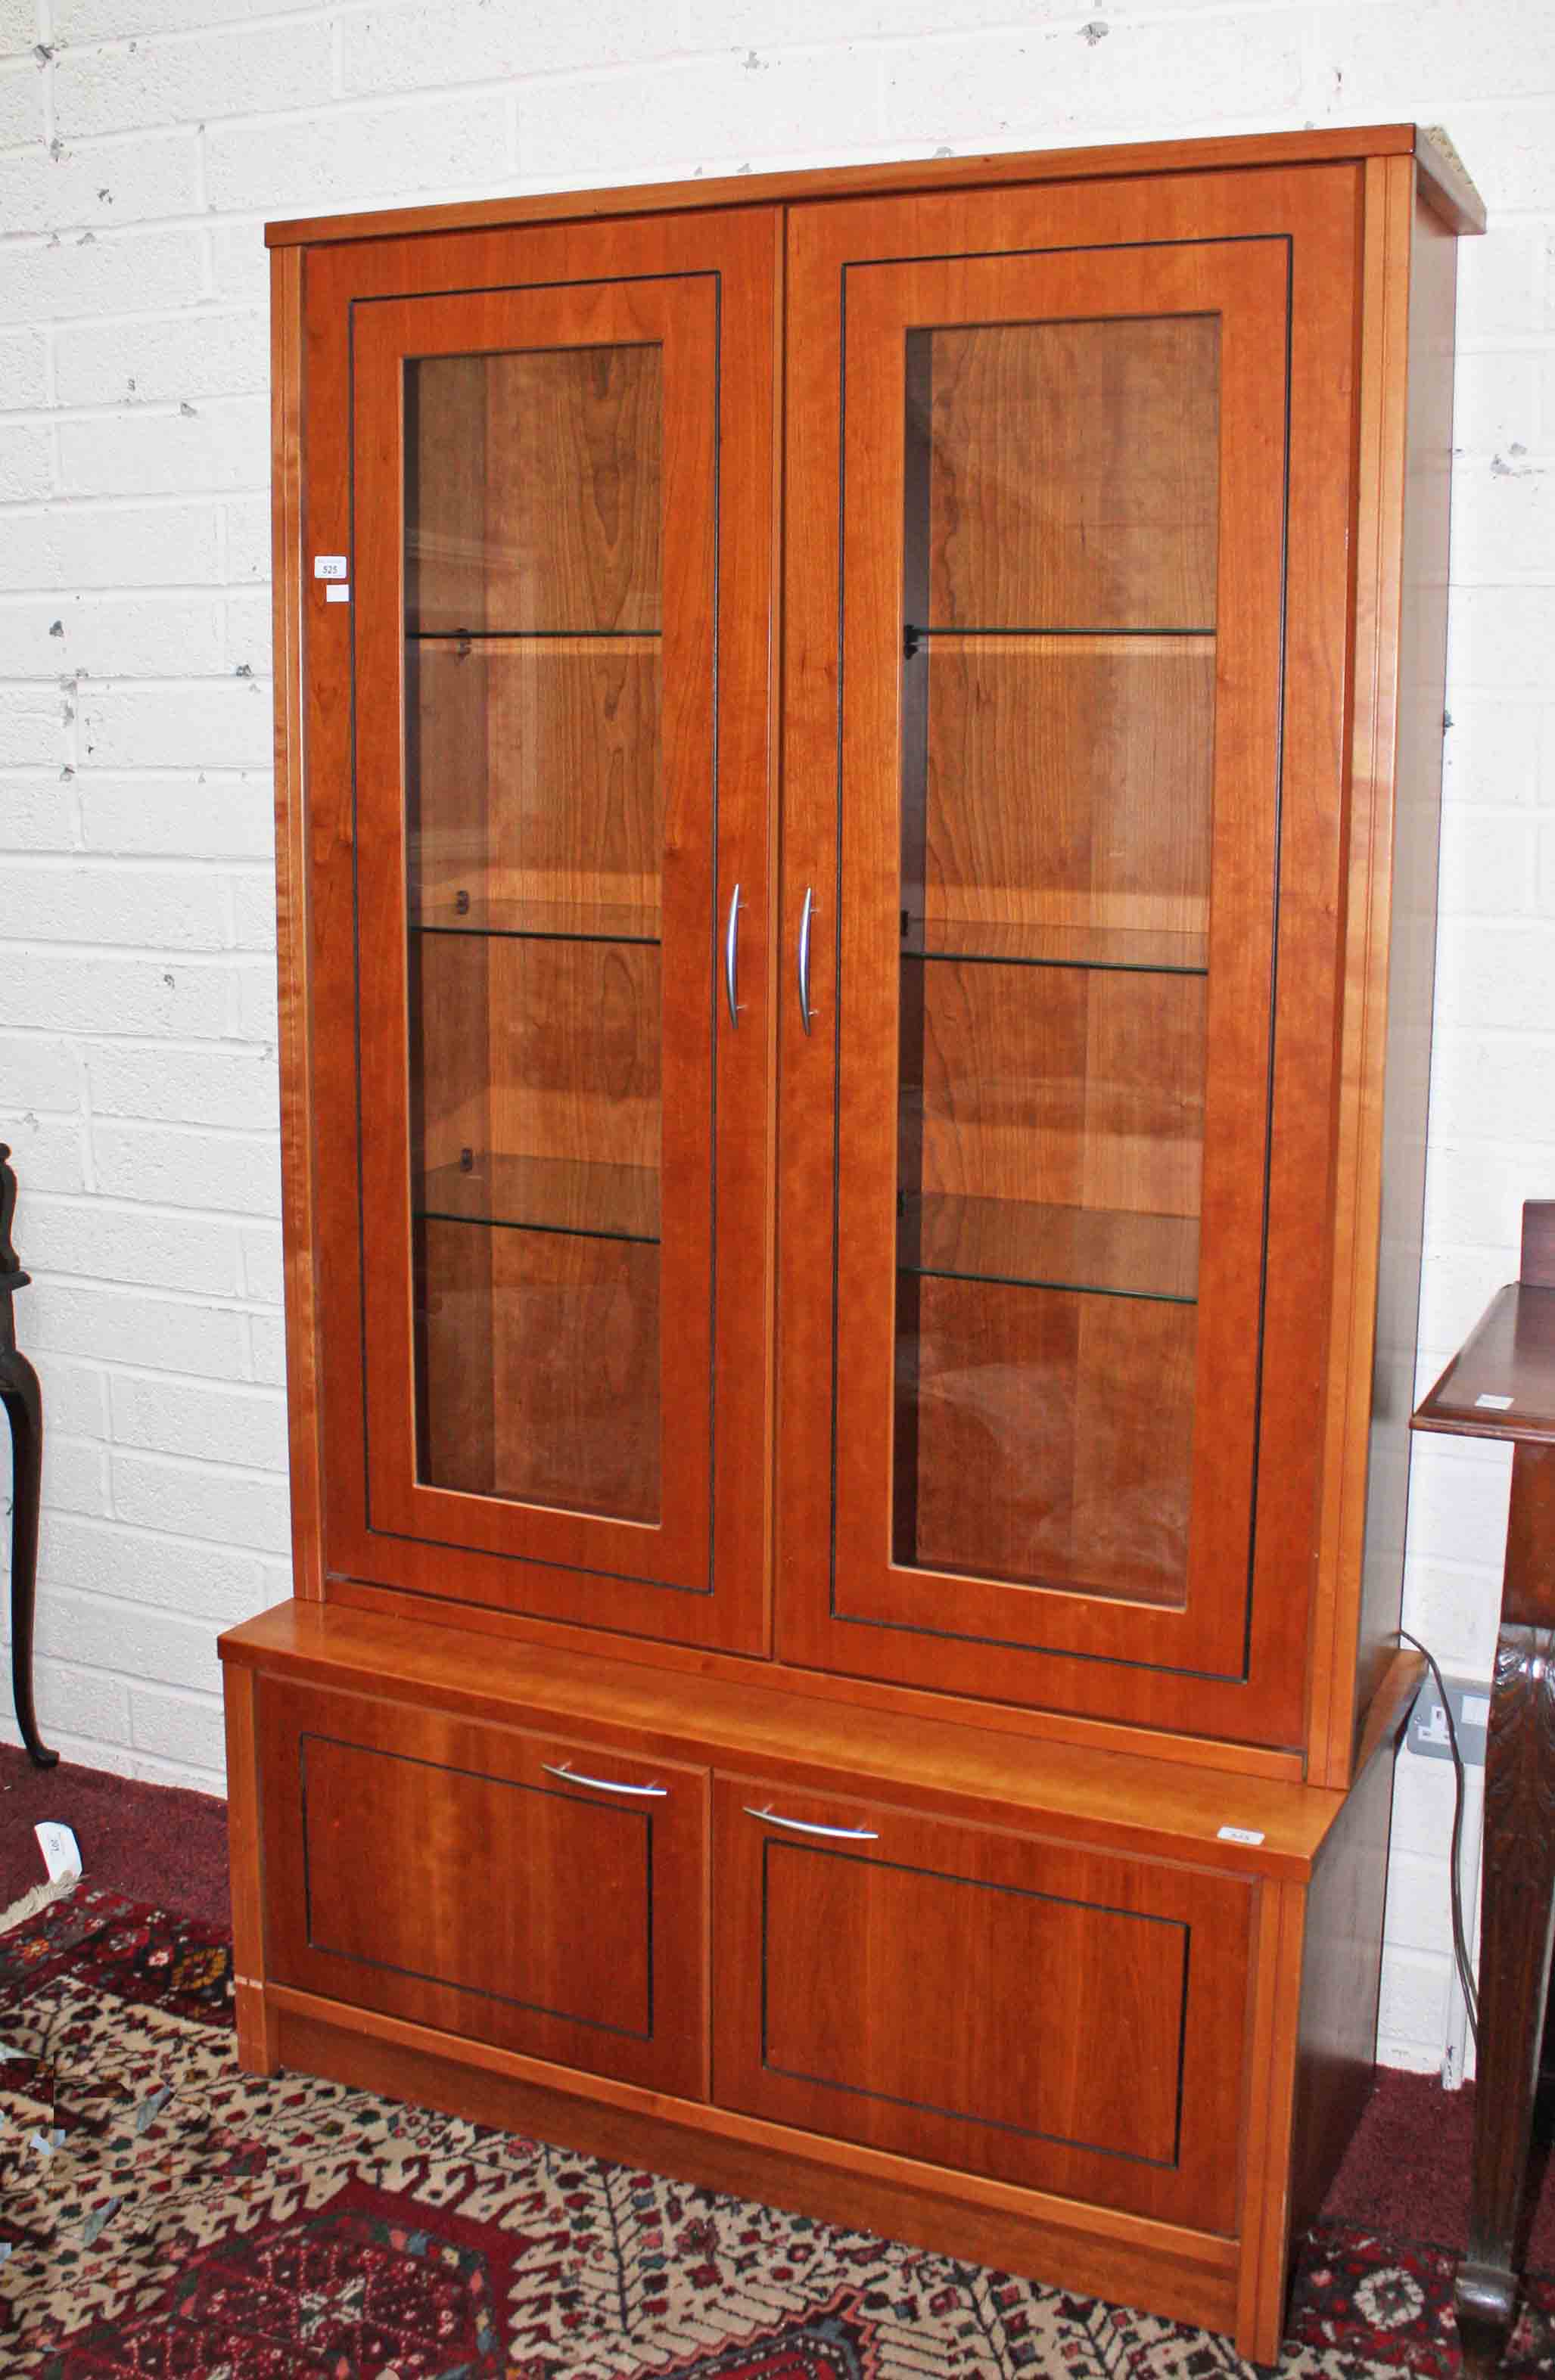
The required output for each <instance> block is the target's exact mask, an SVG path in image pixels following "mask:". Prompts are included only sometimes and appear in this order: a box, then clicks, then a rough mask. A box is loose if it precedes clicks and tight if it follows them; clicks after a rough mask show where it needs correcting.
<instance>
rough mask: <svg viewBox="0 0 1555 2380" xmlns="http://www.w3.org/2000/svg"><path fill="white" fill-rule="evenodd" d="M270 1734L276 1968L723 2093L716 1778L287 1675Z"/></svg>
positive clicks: (471, 2030)
mask: <svg viewBox="0 0 1555 2380" xmlns="http://www.w3.org/2000/svg"><path fill="white" fill-rule="evenodd" d="M260 1734H261V1773H262V1776H263V1779H264V1810H263V1827H264V1852H265V1863H266V1873H267V1876H269V1877H270V1879H271V1880H272V1883H273V1900H272V1903H271V1906H272V1910H273V1923H272V1928H271V1936H270V1941H269V1950H270V1955H271V1961H272V1965H271V1972H272V1973H273V1974H274V1975H275V1977H276V1978H277V1980H279V1981H284V1982H286V1983H290V1984H295V1985H298V1986H299V1987H301V1988H302V1989H304V1990H310V1991H317V1992H322V1993H324V1994H327V1995H328V1997H330V1998H334V1999H339V2000H346V2001H349V2002H352V2003H354V2004H357V2005H358V2006H361V2007H365V2008H376V2009H381V2010H384V2011H385V2012H386V2013H387V2014H390V2015H394V2016H400V2017H405V2018H407V2019H409V2020H410V2021H411V2022H416V2023H419V2024H430V2025H434V2026H436V2027H438V2028H439V2029H440V2030H441V2031H443V2032H447V2033H455V2034H463V2035H468V2036H470V2037H473V2038H477V2039H480V2040H485V2041H492V2042H497V2043H500V2044H502V2045H503V2046H504V2047H506V2048H509V2049H517V2050H523V2051H528V2052H529V2053H530V2054H532V2055H534V2056H536V2057H541V2058H557V2059H561V2060H563V2061H565V2063H567V2064H570V2065H574V2066H580V2067H583V2068H586V2069H587V2070H589V2071H590V2072H594V2073H601V2074H613V2075H616V2076H618V2077H620V2078H622V2079H623V2080H626V2081H631V2082H638V2083H651V2084H654V2085H656V2086H658V2087H659V2088H662V2089H664V2090H671V2091H678V2092H682V2093H685V2094H686V2095H691V2096H699V2095H702V2092H703V2087H704V2056H703V2024H702V2014H701V2011H702V2009H703V2007H704V2004H705V1996H706V1995H705V1982H704V1950H703V1920H702V1903H703V1899H704V1895H705V1890H706V1793H707V1783H706V1773H705V1771H703V1770H700V1769H698V1768H694V1767H685V1766H684V1765H682V1764H678V1763H674V1762H664V1761H657V1762H653V1763H650V1762H647V1761H644V1760H642V1759H640V1758H637V1757H634V1756H628V1755H622V1754H620V1753H618V1752H616V1751H614V1750H612V1749H606V1748H603V1747H600V1746H589V1745H587V1744H578V1743H569V1742H566V1741H563V1740H559V1739H553V1738H547V1737H543V1736H536V1735H530V1734H524V1733H519V1732H517V1731H516V1730H510V1729H505V1728H482V1727H472V1726H470V1725H469V1724H468V1723H467V1722H464V1721H461V1720H458V1719H455V1718H450V1717H448V1716H447V1715H446V1714H445V1713H443V1712H440V1711H437V1710H428V1709H422V1710H417V1711H409V1710H406V1709H403V1708H398V1707H395V1706H390V1705H387V1704H382V1703H376V1702H371V1701H368V1700H365V1699H358V1698H356V1697H353V1696H347V1695H344V1694H327V1693H324V1694H320V1693H310V1692H308V1691H307V1690H302V1691H298V1689H296V1688H290V1687H286V1686H283V1685H280V1684H278V1683H275V1682H266V1684H265V1685H264V1686H263V1688H262V1689H261V1697H260ZM563 1767H571V1768H572V1769H573V1770H575V1771H577V1772H581V1774H582V1776H583V1777H586V1778H596V1779H601V1780H603V1781H602V1782H601V1783H600V1784H598V1785H589V1784H586V1783H583V1782H577V1783H574V1782H571V1781H569V1780H568V1779H565V1778H562V1777H559V1776H557V1775H556V1774H554V1773H553V1772H554V1771H555V1770H557V1769H560V1768H563ZM649 1788H651V1789H657V1790H652V1791H646V1790H644V1789H649Z"/></svg>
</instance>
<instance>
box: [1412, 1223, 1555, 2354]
mask: <svg viewBox="0 0 1555 2380" xmlns="http://www.w3.org/2000/svg"><path fill="white" fill-rule="evenodd" d="M1413 1426H1414V1427H1415V1428H1416V1429H1439V1430H1452V1431H1454V1432H1457V1433H1460V1434H1462V1435H1464V1436H1465V1437H1469V1438H1500V1439H1510V1440H1511V1442H1512V1514H1511V1519H1510V1521H1509V1523H1508V1525H1507V1538H1506V1568H1505V1573H1504V1575H1503V1579H1502V1585H1501V1619H1500V1635H1499V1637H1498V1638H1497V1642H1496V1671H1495V1681H1494V1683H1493V1685H1492V1687H1491V1692H1490V1728H1489V1737H1488V1744H1487V1749H1486V1760H1485V1848H1484V1854H1483V1859H1482V1863H1481V1868H1480V1876H1481V1885H1480V1919H1479V2041H1478V2052H1477V2058H1478V2064H1477V2080H1476V2089H1475V2106H1474V2177H1473V2182H1472V2185H1471V2192H1470V2201H1469V2240H1468V2253H1467V2254H1466V2255H1465V2256H1464V2261H1463V2263H1462V2264H1461V2265H1459V2267H1458V2281H1457V2288H1456V2291H1455V2295H1454V2301H1455V2304H1456V2309H1457V2316H1458V2334H1459V2337H1460V2338H1461V2340H1462V2342H1463V2350H1464V2368H1465V2370H1466V2371H1467V2372H1468V2373H1470V2374H1473V2375H1475V2380H1488V2375H1489V2374H1492V2373H1494V2372H1495V2371H1496V2369H1497V2367H1498V2366H1499V2364H1500V2362H1501V2359H1502V2357H1503V2356H1504V2354H1505V2352H1506V2344H1507V2339H1508V2338H1509V2336H1510V2334H1511V2330H1512V2313H1513V2309H1514V2305H1515V2301H1516V2284H1515V2277H1514V2275H1513V2271H1512V2260H1513V2254H1514V2251H1515V2246H1516V2237H1517V2224H1518V2216H1519V2212H1520V2210H1521V2205H1522V2199H1523V2183H1524V2175H1525V2168H1526V2166H1527V2161H1528V2150H1529V2145H1530V2143H1531V2139H1532V2128H1533V2112H1534V2095H1535V2090H1536V2087H1537V2080H1538V2066H1539V2055H1540V2048H1541V2045H1542V2042H1543V2038H1544V2016H1545V2004H1546V2001H1547V1998H1548V1997H1549V1949H1550V1927H1551V1917H1552V1914H1555V1200H1537V1201H1536V1200H1530V1201H1529V1202H1528V1204H1527V1205H1526V1206H1525V1208H1524V1209H1523V1250H1522V1258H1521V1263H1520V1267H1519V1278H1518V1279H1517V1280H1516V1281H1509V1282H1508V1284H1507V1286H1506V1287H1505V1288H1504V1289H1501V1290H1498V1291H1497V1293H1496V1295H1495V1296H1494V1298H1493V1299H1492V1300H1491V1302H1490V1304H1489V1305H1488V1307H1487V1308H1486V1310H1485V1313H1484V1315H1483V1316H1482V1317H1481V1318H1480V1320H1479V1322H1478V1323H1477V1325H1476V1328H1475V1330H1473V1331H1472V1332H1471V1333H1470V1335H1469V1337H1468V1338H1467V1339H1466V1340H1465V1341H1464V1345H1463V1346H1462V1347H1461V1348H1460V1350H1459V1352H1458V1354H1456V1355H1454V1357H1453V1358H1452V1362H1451V1363H1450V1364H1449V1365H1448V1366H1447V1369H1446V1370H1445V1372H1443V1374H1442V1376H1441V1378H1440V1380H1438V1382H1437V1384H1436V1386H1435V1388H1434V1389H1432V1390H1431V1392H1430V1394H1429V1395H1428V1396H1427V1398H1426V1399H1425V1401H1424V1403H1422V1404H1421V1406H1420V1408H1419V1410H1418V1412H1417V1413H1416V1414H1415V1417H1414V1424H1413Z"/></svg>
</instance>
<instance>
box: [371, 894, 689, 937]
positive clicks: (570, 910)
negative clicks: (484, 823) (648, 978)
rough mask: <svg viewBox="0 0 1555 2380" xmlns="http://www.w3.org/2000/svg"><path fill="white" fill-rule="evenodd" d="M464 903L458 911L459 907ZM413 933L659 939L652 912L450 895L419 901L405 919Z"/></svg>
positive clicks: (585, 903)
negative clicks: (409, 916)
mask: <svg viewBox="0 0 1555 2380" xmlns="http://www.w3.org/2000/svg"><path fill="white" fill-rule="evenodd" d="M461 901H463V902H464V905H463V906H462V907H461V906H460V902H461ZM410 930H411V932H412V933H413V934H479V935H485V936H486V937H488V938H491V937H497V938H504V937H505V938H509V939H511V940H514V941H546V942H644V943H648V944H650V945H653V946H656V945H657V944H658V941H659V939H660V915H659V912H658V910H657V909H633V908H625V907H618V906H613V905H610V904H608V903H605V902H592V901H486V900H481V899H480V898H478V897H476V896H475V895H473V894H470V895H464V894H452V895H449V896H447V897H446V898H443V899H441V900H435V901H422V902H421V903H419V905H418V906H417V908H416V910H415V912H414V913H413V915H412V917H411V919H410Z"/></svg>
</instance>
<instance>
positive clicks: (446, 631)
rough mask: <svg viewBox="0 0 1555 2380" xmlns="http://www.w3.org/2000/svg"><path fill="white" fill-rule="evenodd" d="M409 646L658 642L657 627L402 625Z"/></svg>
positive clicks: (643, 646)
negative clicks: (436, 626) (454, 626)
mask: <svg viewBox="0 0 1555 2380" xmlns="http://www.w3.org/2000/svg"><path fill="white" fill-rule="evenodd" d="M405 638H406V642H407V644H411V645H458V646H460V647H462V648H463V649H464V650H466V651H467V652H479V651H480V650H481V649H482V648H483V647H484V646H486V645H501V646H503V647H504V648H505V647H507V646H510V645H533V646H534V647H536V648H537V650H541V651H551V652H577V651H582V650H592V649H593V648H594V647H595V646H596V645H622V646H625V647H626V650H627V651H628V652H631V651H638V652H644V653H653V652H657V651H658V650H659V647H660V644H661V642H662V636H661V632H660V630H659V629H657V628H413V627H411V625H409V623H408V622H407V624H406V630H405Z"/></svg>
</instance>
